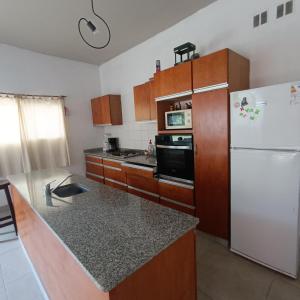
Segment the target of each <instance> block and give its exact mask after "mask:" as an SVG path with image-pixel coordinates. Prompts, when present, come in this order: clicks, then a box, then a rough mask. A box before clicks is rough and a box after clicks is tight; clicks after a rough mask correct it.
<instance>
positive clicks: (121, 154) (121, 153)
mask: <svg viewBox="0 0 300 300" xmlns="http://www.w3.org/2000/svg"><path fill="white" fill-rule="evenodd" d="M107 153H108V154H110V155H112V156H117V157H120V158H128V157H134V156H138V155H141V154H140V153H138V152H134V151H130V150H118V151H112V152H107Z"/></svg>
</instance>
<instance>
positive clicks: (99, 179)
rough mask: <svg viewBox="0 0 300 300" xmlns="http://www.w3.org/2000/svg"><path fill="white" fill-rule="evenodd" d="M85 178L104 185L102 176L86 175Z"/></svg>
mask: <svg viewBox="0 0 300 300" xmlns="http://www.w3.org/2000/svg"><path fill="white" fill-rule="evenodd" d="M86 177H87V178H89V179H92V180H94V181H97V182H99V183H104V177H103V176H99V175H95V174H93V173H88V172H87V173H86Z"/></svg>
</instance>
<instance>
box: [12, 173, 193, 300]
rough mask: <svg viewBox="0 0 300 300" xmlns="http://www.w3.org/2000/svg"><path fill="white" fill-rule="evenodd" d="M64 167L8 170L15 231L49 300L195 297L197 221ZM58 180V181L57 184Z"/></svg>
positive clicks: (187, 299) (186, 299)
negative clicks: (69, 189)
mask: <svg viewBox="0 0 300 300" xmlns="http://www.w3.org/2000/svg"><path fill="white" fill-rule="evenodd" d="M68 175H70V174H69V173H68V172H67V171H65V170H62V169H56V170H43V171H36V172H32V173H28V174H20V175H14V176H10V178H9V180H10V182H11V184H12V196H13V203H14V206H15V211H16V217H17V224H18V229H19V236H20V239H21V241H22V243H23V245H24V248H25V249H26V251H27V253H28V256H29V257H30V259H31V261H32V263H33V266H34V268H35V270H36V272H37V274H38V276H39V278H40V280H41V282H42V284H43V286H44V288H45V290H46V292H47V294H48V296H49V298H50V299H51V300H67V299H68V300H69V299H70V300H71V299H72V300H86V299H88V300H93V299H95V300H96V299H98V300H107V299H111V300H154V299H155V300H196V258H195V235H194V228H195V227H196V225H197V223H198V219H196V218H194V217H192V216H189V215H186V214H183V213H180V212H177V211H175V210H172V209H169V208H165V207H162V206H160V205H158V204H155V203H152V202H150V201H146V200H143V199H142V198H139V197H137V196H134V195H131V194H128V193H125V192H123V191H119V190H116V189H113V188H110V187H108V186H105V185H103V184H101V183H96V182H92V181H90V180H88V179H86V178H84V177H81V176H78V175H73V176H72V177H71V178H70V179H68V181H67V182H65V183H64V184H68V183H76V184H79V185H80V186H81V187H84V188H85V189H86V190H87V191H86V192H84V193H82V194H79V195H76V196H71V197H66V198H60V197H57V196H55V195H53V196H52V197H46V195H45V185H46V184H47V183H49V182H50V181H52V180H57V183H58V182H60V181H61V180H62V179H63V178H64V177H66V176H68ZM54 185H55V184H54Z"/></svg>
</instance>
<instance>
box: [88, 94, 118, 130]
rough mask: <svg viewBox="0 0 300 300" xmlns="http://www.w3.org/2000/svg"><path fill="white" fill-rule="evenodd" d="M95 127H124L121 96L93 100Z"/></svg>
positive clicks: (108, 96)
mask: <svg viewBox="0 0 300 300" xmlns="http://www.w3.org/2000/svg"><path fill="white" fill-rule="evenodd" d="M91 106H92V114H93V124H94V125H122V123H123V121H122V107H121V96H120V95H106V96H102V97H98V98H94V99H92V100H91Z"/></svg>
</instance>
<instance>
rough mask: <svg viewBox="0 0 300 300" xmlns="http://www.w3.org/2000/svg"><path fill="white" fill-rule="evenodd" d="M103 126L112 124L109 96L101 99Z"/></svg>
mask: <svg viewBox="0 0 300 300" xmlns="http://www.w3.org/2000/svg"><path fill="white" fill-rule="evenodd" d="M101 118H102V124H112V120H111V111H110V103H109V96H104V97H101Z"/></svg>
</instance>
